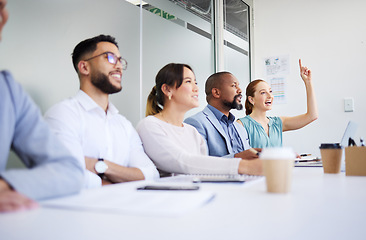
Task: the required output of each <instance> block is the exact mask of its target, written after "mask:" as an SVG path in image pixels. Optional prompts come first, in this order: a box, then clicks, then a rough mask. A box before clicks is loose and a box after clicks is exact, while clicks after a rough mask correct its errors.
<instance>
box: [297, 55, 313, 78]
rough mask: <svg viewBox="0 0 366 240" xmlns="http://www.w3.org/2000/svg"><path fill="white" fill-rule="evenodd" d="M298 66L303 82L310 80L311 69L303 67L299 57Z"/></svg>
mask: <svg viewBox="0 0 366 240" xmlns="http://www.w3.org/2000/svg"><path fill="white" fill-rule="evenodd" d="M299 66H300V76H301V78H302V80H304V82H310V81H311V70H310V69H309V68H307V67H303V66H302V64H301V59H299Z"/></svg>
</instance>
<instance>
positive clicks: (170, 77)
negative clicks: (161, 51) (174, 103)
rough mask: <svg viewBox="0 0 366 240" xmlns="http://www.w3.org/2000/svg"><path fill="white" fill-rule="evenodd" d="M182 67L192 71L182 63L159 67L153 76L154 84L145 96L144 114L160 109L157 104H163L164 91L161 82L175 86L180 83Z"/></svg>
mask: <svg viewBox="0 0 366 240" xmlns="http://www.w3.org/2000/svg"><path fill="white" fill-rule="evenodd" d="M184 67H186V68H188V69H189V70H191V71H192V72H193V70H192V68H191V67H190V66H189V65H187V64H182V63H169V64H167V65H165V66H164V67H163V68H162V69H160V71H159V72H158V74H157V75H156V77H155V86H154V87H153V88H152V90H151V92H150V94H149V96H148V97H147V104H146V116H149V115H155V114H157V113H159V112H160V111H161V110H162V108H161V107H160V106H159V104H160V105H161V106H164V93H163V91H162V90H161V87H162V86H163V84H166V85H168V86H169V87H175V88H179V87H180V85H182V83H183V71H184Z"/></svg>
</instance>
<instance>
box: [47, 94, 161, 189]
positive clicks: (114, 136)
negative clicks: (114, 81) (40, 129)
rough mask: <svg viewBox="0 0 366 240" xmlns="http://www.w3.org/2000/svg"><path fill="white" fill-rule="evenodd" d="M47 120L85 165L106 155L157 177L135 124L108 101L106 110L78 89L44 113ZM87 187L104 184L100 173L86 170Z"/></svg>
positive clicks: (123, 164)
mask: <svg viewBox="0 0 366 240" xmlns="http://www.w3.org/2000/svg"><path fill="white" fill-rule="evenodd" d="M45 119H46V121H47V122H48V124H49V125H50V127H51V129H52V130H53V131H54V132H55V133H56V134H57V136H59V138H60V139H61V141H62V142H63V143H64V144H65V145H66V146H67V147H68V148H69V149H70V150H71V152H72V154H73V155H74V156H76V157H77V159H78V160H79V161H80V163H81V164H82V165H83V166H84V168H85V158H84V157H92V158H103V159H106V160H108V161H111V162H114V163H117V164H119V165H122V166H125V167H135V168H138V169H140V170H141V171H142V173H143V174H144V176H145V179H154V178H158V177H159V174H158V171H157V169H156V167H155V166H154V164H153V162H152V161H151V160H150V159H149V158H148V156H147V155H146V154H145V152H144V149H143V147H142V143H141V140H140V138H139V136H138V134H137V132H136V130H135V129H134V127H133V126H132V124H131V123H130V122H129V121H128V120H127V119H126V118H125V117H123V116H122V115H120V114H118V110H117V108H116V107H115V106H114V105H113V104H112V103H109V105H108V110H107V113H106V112H105V111H104V110H103V109H102V108H101V107H100V106H99V105H98V104H97V103H96V102H94V100H93V99H92V98H90V97H89V96H88V95H87V94H86V93H85V92H83V91H81V90H79V91H78V93H77V94H76V96H75V97H73V98H69V99H66V100H64V101H62V102H60V103H58V104H56V105H55V106H53V107H52V108H51V109H50V110H48V111H47V113H46V114H45ZM85 173H86V174H85V178H86V179H85V187H86V188H91V187H97V186H101V179H100V177H99V176H98V175H96V174H94V173H92V172H90V171H88V170H85Z"/></svg>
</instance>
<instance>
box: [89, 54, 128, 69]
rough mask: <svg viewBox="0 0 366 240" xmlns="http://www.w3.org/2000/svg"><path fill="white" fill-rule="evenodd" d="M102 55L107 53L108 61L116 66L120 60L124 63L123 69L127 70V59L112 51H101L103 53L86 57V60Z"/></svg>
mask: <svg viewBox="0 0 366 240" xmlns="http://www.w3.org/2000/svg"><path fill="white" fill-rule="evenodd" d="M102 55H107V60H108V62H109V63H111V64H113V65H114V66H115V65H116V64H117V62H118V61H119V62H120V63H121V65H122V69H123V70H126V69H127V61H126V59H124V58H122V57H117V56H116V54H114V53H112V52H104V53H101V54H99V55H97V56H94V57H91V58H88V59H85V60H84V61H89V60H92V59H93V58H96V57H100V56H102Z"/></svg>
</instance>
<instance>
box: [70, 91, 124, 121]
mask: <svg viewBox="0 0 366 240" xmlns="http://www.w3.org/2000/svg"><path fill="white" fill-rule="evenodd" d="M75 98H76V99H77V100H78V101H79V103H80V105H81V106H82V107H83V108H84V109H85V111H91V110H93V109H101V110H103V109H102V108H101V107H100V106H99V105H98V104H97V103H96V102H95V101H94V100H93V99H92V98H91V97H89V95H88V94H86V93H85V92H84V91H83V90H79V91H78V92H77V94H76V96H75ZM103 111H104V110H103ZM117 113H118V109H117V108H116V107H115V106H114V105H113V104H112V103H111V102H109V103H108V110H107V115H108V114H117Z"/></svg>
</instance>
